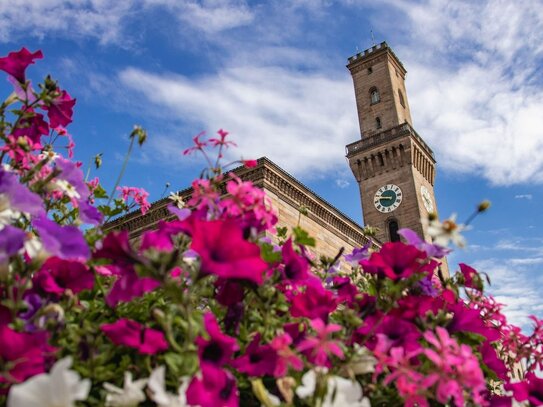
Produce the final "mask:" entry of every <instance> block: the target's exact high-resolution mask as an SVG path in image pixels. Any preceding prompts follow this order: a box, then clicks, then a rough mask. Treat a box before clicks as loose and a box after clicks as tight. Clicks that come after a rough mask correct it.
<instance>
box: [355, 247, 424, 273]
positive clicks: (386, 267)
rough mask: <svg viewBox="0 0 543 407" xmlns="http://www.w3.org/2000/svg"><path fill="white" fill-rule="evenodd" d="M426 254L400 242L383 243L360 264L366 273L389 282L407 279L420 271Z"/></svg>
mask: <svg viewBox="0 0 543 407" xmlns="http://www.w3.org/2000/svg"><path fill="white" fill-rule="evenodd" d="M426 257H427V256H426V253H425V252H423V251H420V250H418V249H416V248H415V247H413V246H409V245H406V244H405V243H402V242H392V243H385V244H384V245H383V247H382V248H381V250H380V251H379V252H374V253H372V254H371V257H370V258H369V260H361V261H360V264H361V265H362V268H363V269H364V271H365V272H366V273H370V274H376V275H378V276H379V277H388V278H390V279H391V280H398V279H400V278H407V277H409V276H411V275H413V274H415V273H419V272H421V271H423V270H422V264H423V263H422V262H423V260H425V259H426Z"/></svg>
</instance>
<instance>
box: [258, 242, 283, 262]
mask: <svg viewBox="0 0 543 407" xmlns="http://www.w3.org/2000/svg"><path fill="white" fill-rule="evenodd" d="M261 248H262V250H261V252H260V255H261V257H262V259H263V260H264V261H265V262H267V263H277V262H280V261H281V257H282V256H281V252H276V251H274V247H273V245H272V244H270V243H263V244H262V246H261Z"/></svg>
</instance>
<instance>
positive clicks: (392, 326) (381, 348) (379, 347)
mask: <svg viewBox="0 0 543 407" xmlns="http://www.w3.org/2000/svg"><path fill="white" fill-rule="evenodd" d="M379 320H380V322H378V321H379ZM375 324H377V326H375ZM357 334H358V335H364V336H366V335H371V336H370V337H369V338H368V339H367V340H366V342H365V343H364V345H365V346H367V347H368V348H369V349H371V350H375V351H376V352H380V353H386V352H388V351H389V349H391V348H396V347H401V348H404V349H405V351H406V352H412V351H415V350H417V349H419V348H420V344H419V342H418V341H419V339H420V337H421V334H420V332H419V330H418V328H417V326H416V325H415V324H413V323H411V322H408V321H405V320H403V319H401V318H398V317H394V316H391V315H387V316H385V317H383V318H379V319H378V318H377V317H373V318H372V317H368V318H366V319H365V321H364V325H362V326H361V327H360V328H358V330H357Z"/></svg>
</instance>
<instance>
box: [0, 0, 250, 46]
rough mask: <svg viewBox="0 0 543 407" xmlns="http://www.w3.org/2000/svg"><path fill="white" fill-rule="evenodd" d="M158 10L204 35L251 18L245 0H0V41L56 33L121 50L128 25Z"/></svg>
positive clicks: (127, 41)
mask: <svg viewBox="0 0 543 407" xmlns="http://www.w3.org/2000/svg"><path fill="white" fill-rule="evenodd" d="M159 7H160V8H163V9H164V8H165V9H166V10H167V12H168V13H169V14H171V15H173V16H174V17H175V18H176V19H177V20H179V21H180V22H181V23H182V26H181V27H185V26H190V27H192V28H193V29H196V30H197V31H202V32H204V33H207V34H216V33H219V32H221V31H224V30H228V29H231V28H235V27H239V26H243V25H247V24H249V23H250V22H252V20H253V17H254V16H253V13H252V12H251V10H250V8H249V7H248V6H247V5H246V3H245V2H244V1H236V0H203V1H196V0H190V1H189V0H186V1H185V0H184V1H177V0H122V1H108V0H84V1H82V0H39V1H36V0H12V1H1V2H0V42H8V41H13V40H16V39H17V38H19V37H23V36H29V35H31V36H34V37H38V38H45V37H46V36H48V35H58V36H63V37H70V38H78V37H91V38H95V39H97V40H98V41H99V42H100V43H101V44H111V43H113V44H116V45H121V46H123V47H126V46H130V45H132V41H134V38H133V36H129V35H125V34H124V33H123V31H124V30H125V29H126V28H127V24H128V21H129V20H130V19H131V18H133V17H136V16H141V15H143V13H144V12H145V11H149V10H150V9H156V8H159ZM181 27H179V28H181ZM132 34H133V33H132Z"/></svg>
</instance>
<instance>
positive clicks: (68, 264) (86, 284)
mask: <svg viewBox="0 0 543 407" xmlns="http://www.w3.org/2000/svg"><path fill="white" fill-rule="evenodd" d="M32 281H33V284H34V286H35V287H39V288H40V289H41V290H42V291H44V292H46V293H50V294H55V295H62V294H64V292H65V291H66V290H71V291H72V292H73V293H74V294H77V293H78V292H81V291H83V290H91V289H92V287H94V274H93V273H92V271H90V270H89V268H88V267H87V265H86V264H84V263H81V262H79V261H72V260H63V259H60V258H58V257H50V258H49V259H47V261H46V262H45V263H44V264H43V266H42V267H41V269H40V271H39V272H38V273H37V274H36V275H35V276H34V278H33V279H32Z"/></svg>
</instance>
